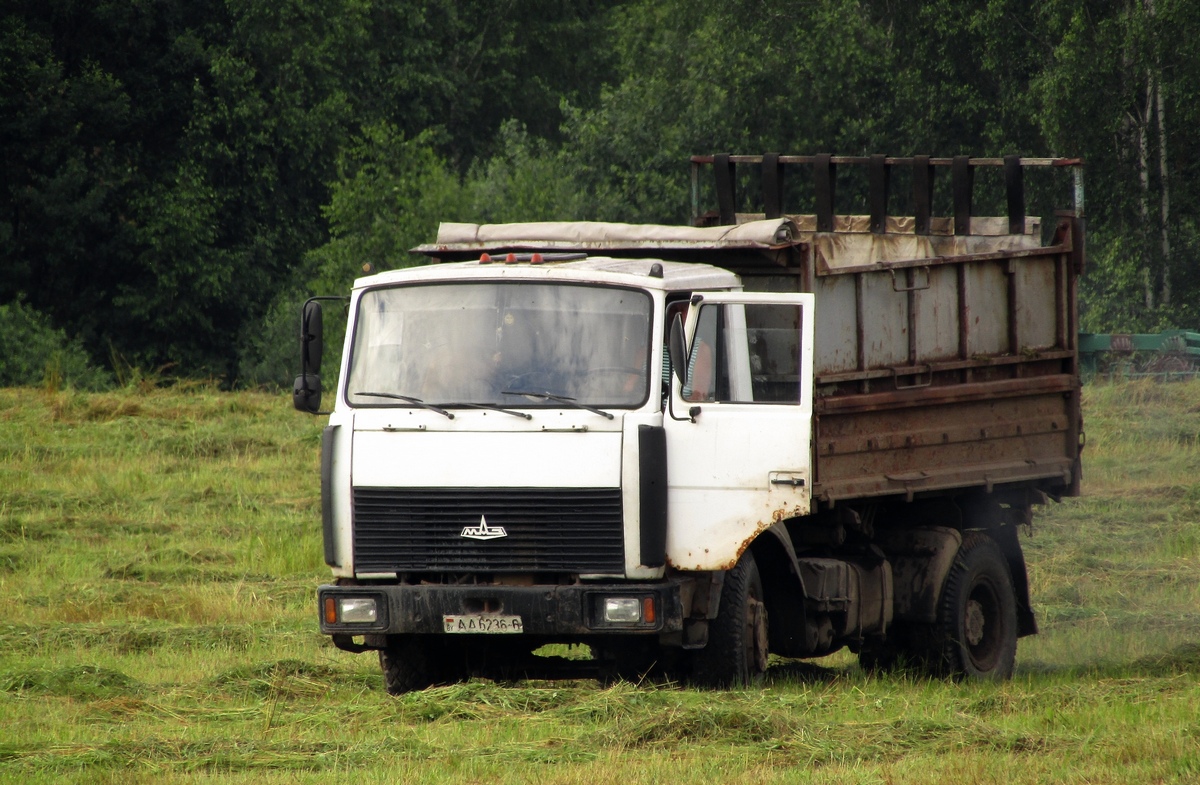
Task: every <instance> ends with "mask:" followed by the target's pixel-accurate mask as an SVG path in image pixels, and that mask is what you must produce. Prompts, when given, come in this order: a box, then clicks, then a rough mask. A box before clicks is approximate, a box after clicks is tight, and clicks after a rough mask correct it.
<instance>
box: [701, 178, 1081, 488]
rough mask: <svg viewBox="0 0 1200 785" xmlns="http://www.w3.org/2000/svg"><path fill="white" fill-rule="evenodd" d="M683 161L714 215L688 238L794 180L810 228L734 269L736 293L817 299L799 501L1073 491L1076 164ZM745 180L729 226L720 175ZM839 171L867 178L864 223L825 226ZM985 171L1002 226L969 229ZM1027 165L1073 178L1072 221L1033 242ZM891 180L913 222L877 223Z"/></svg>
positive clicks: (830, 220)
mask: <svg viewBox="0 0 1200 785" xmlns="http://www.w3.org/2000/svg"><path fill="white" fill-rule="evenodd" d="M692 163H693V186H694V191H693V193H694V194H696V193H697V190H696V188H695V187H696V185H697V184H698V182H699V177H698V173H699V172H700V170H701V169H702V168H703V167H705V166H711V167H712V169H713V171H714V173H715V175H716V176H715V179H716V192H717V201H718V204H719V206H720V210H719V211H718V213H716V214H715V215H714V214H707V215H700V214H699V212H698V209H697V210H696V219H697V220H696V222H697V223H700V224H704V223H718V224H719V223H726V222H729V221H730V220H732V221H733V222H738V221H742V220H750V219H755V218H760V217H762V218H771V217H774V216H775V215H778V214H779V213H780V212H781V211H782V193H783V188H782V182H783V172H784V171H785V169H787V168H788V167H789V166H791V167H792V168H793V169H799V168H807V169H808V170H809V171H810V172H811V176H812V184H813V191H814V194H815V203H816V207H817V213H816V214H815V215H806V216H793V217H792V219H793V222H794V224H795V225H796V227H797V232H796V235H795V241H796V246H795V252H794V253H793V254H788V255H785V254H782V253H776V254H775V255H774V256H773V257H772V256H771V255H770V254H762V255H760V257H759V259H760V261H759V262H758V263H752V264H739V265H738V269H737V270H736V271H737V272H739V273H740V274H741V275H742V276H743V280H744V282H745V285H746V288H747V289H758V290H772V291H795V290H798V291H807V292H813V293H814V294H815V295H816V298H815V299H816V325H815V328H816V329H815V339H814V340H815V343H816V346H815V347H814V349H815V366H816V367H815V377H816V395H817V398H816V407H815V409H816V423H815V429H814V432H815V441H814V445H813V448H814V461H815V475H816V476H815V483H814V487H813V494H814V498H815V499H817V500H819V501H820V502H823V503H824V504H826V505H832V504H834V503H836V502H837V501H838V500H846V499H861V498H867V497H887V496H893V497H896V496H899V497H904V498H907V499H912V498H914V497H915V496H918V495H920V494H925V493H931V492H939V491H945V490H947V489H958V488H983V489H986V490H988V491H991V490H993V489H995V488H997V487H1004V486H1023V487H1033V488H1037V489H1040V490H1043V491H1046V492H1049V493H1051V494H1054V495H1076V494H1078V488H1079V449H1080V441H1081V438H1082V437H1081V431H1082V422H1081V416H1080V396H1079V367H1078V358H1077V345H1076V343H1077V335H1078V319H1077V307H1076V279H1077V277H1078V275H1079V274H1080V273H1081V272H1082V270H1083V264H1084V237H1083V232H1084V223H1083V216H1082V211H1083V181H1082V164H1081V162H1079V161H1077V160H1068V159H1021V158H1018V157H1016V156H1009V157H1007V158H1003V159H972V158H966V157H959V158H945V159H935V158H928V157H913V158H886V157H884V156H870V157H864V158H837V157H833V156H810V157H800V156H794V157H786V156H771V155H767V156H744V157H738V156H708V157H696V158H693V159H692ZM747 166H748V167H755V168H758V169H759V174H760V177H759V180H760V183H761V188H762V189H763V199H762V201H763V204H764V206H765V212H764V213H763V214H761V215H753V216H739V215H736V214H734V213H733V212H732V209H733V205H734V204H736V203H737V201H736V200H735V198H734V196H735V195H734V193H733V192H734V190H735V186H736V184H737V175H736V172H737V168H738V167H743V168H745V167H747ZM852 166H859V167H862V168H865V169H866V170H867V174H868V177H867V180H868V182H869V188H868V194H867V196H868V200H867V201H868V202H869V208H870V212H869V214H868V215H861V216H845V215H835V214H834V211H833V205H834V203H835V200H834V195H835V192H836V179H837V171H838V168H839V167H841V169H842V170H843V171H844V170H845V169H846V168H848V167H852ZM984 167H995V168H996V169H998V170H1000V171H1001V172H1002V173H1003V180H1004V188H1005V197H1006V202H1007V208H1008V209H1007V212H1008V214H1007V215H1005V216H1001V217H980V216H975V215H973V211H972V184H973V182H974V173H975V171H976V170H977V169H980V168H984ZM1030 167H1045V168H1047V169H1050V170H1054V169H1058V170H1060V171H1061V170H1063V169H1066V170H1068V171H1069V173H1070V174H1073V176H1074V182H1073V184H1072V185H1073V196H1074V205H1073V206H1072V209H1071V210H1068V211H1060V212H1059V213H1057V215H1056V218H1055V219H1054V221H1055V224H1054V226H1052V227H1046V231H1044V232H1043V228H1042V226H1041V222H1040V220H1039V219H1036V218H1031V217H1028V216H1026V214H1025V203H1024V202H1025V199H1024V186H1023V182H1024V173H1025V171H1026V169H1028V168H1030ZM894 169H907V171H908V174H910V179H911V182H912V186H913V194H912V200H911V203H912V204H913V206H914V213H915V214H914V215H912V216H890V215H888V214H887V205H888V196H889V194H888V183H889V180H890V177H891V172H892V170H894ZM947 170H949V171H948V173H949V174H950V181H951V182H950V185H951V189H952V200H953V213H954V214H953V215H952V216H947V217H937V216H934V215H933V214H932V210H931V206H932V204H933V194H934V189H933V183H934V178H935V175H936V174H937V173H938V172H939V171H941V172H946V171H947ZM1043 171H1046V169H1043ZM698 204H699V201H698V199H697V198H696V197H695V196H694V205H695V206H696V207H698ZM1043 236H1045V237H1046V240H1047V241H1046V242H1045V243H1043V239H1042V238H1043ZM781 268H784V269H781Z"/></svg>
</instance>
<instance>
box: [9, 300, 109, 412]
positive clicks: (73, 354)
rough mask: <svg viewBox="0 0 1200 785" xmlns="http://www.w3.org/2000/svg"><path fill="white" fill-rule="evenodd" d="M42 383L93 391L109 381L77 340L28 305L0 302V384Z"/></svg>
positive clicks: (24, 385) (22, 384)
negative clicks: (56, 327)
mask: <svg viewBox="0 0 1200 785" xmlns="http://www.w3.org/2000/svg"><path fill="white" fill-rule="evenodd" d="M39 384H40V385H45V386H46V387H48V388H51V389H57V388H59V387H63V386H68V387H77V388H80V389H85V390H95V389H101V388H104V387H107V386H109V385H111V384H112V379H111V377H109V375H108V374H107V373H106V372H104V371H103V370H101V369H99V368H96V367H94V366H93V365H92V364H91V361H90V359H89V358H88V354H87V352H86V351H84V348H83V346H82V345H81V344H80V342H79V341H77V340H70V339H69V338H68V337H67V335H66V333H65V332H63V331H62V330H56V329H54V328H53V327H52V326H51V325H50V320H49V319H48V318H47V317H46V316H45V315H44V314H41V313H38V312H37V311H35V310H34V309H33V308H31V307H30V306H28V305H26V304H24V303H22V302H20V301H17V302H13V303H9V304H8V305H0V387H30V386H34V385H39Z"/></svg>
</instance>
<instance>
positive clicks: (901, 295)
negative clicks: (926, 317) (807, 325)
mask: <svg viewBox="0 0 1200 785" xmlns="http://www.w3.org/2000/svg"><path fill="white" fill-rule="evenodd" d="M859 277H860V279H861V281H862V282H861V284H860V285H861V286H862V298H863V308H862V334H863V338H862V340H863V346H864V360H865V364H866V368H887V367H890V366H893V365H906V364H908V295H907V293H905V292H903V291H896V289H897V287H904V285H905V284H904V276H903V275H901V276H899V277H897V278H893V277H892V275H891V274H890V273H889V272H880V273H861V274H860V275H859ZM819 308H820V306H818V310H819Z"/></svg>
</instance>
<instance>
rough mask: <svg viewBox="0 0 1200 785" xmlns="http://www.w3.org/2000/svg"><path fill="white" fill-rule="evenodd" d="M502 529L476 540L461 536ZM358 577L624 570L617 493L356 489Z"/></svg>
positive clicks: (608, 490)
mask: <svg viewBox="0 0 1200 785" xmlns="http://www.w3.org/2000/svg"><path fill="white" fill-rule="evenodd" d="M481 518H486V519H487V525H488V527H489V528H492V529H496V528H501V527H502V528H503V529H504V531H505V532H506V535H507V536H504V537H498V538H495V539H490V540H482V541H481V540H474V539H469V538H466V537H463V536H462V532H463V529H465V528H467V527H479V525H480V519H481ZM354 564H355V570H356V571H357V572H427V571H438V572H441V571H454V572H460V571H461V572H474V571H479V572H582V573H589V572H594V573H621V572H624V569H625V548H624V529H623V525H622V522H621V489H620V488H469V489H463V490H459V489H447V488H355V489H354Z"/></svg>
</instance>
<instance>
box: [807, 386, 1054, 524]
mask: <svg viewBox="0 0 1200 785" xmlns="http://www.w3.org/2000/svg"><path fill="white" fill-rule="evenodd" d="M1075 386H1076V382H1075V380H1074V377H1071V376H1068V375H1062V374H1060V375H1053V376H1042V377H1036V378H1030V379H1010V380H1007V381H1004V382H984V383H978V384H970V385H958V386H957V387H941V388H938V387H934V388H926V389H924V390H911V391H904V392H898V393H875V394H871V395H861V396H847V397H844V398H842V399H826V400H823V401H821V402H820V403H819V405H818V416H817V434H816V452H817V466H818V471H817V481H816V485H815V487H814V489H813V490H814V497H817V498H821V499H823V500H825V501H827V502H829V501H836V500H837V499H846V498H861V497H868V496H888V495H903V496H906V497H908V498H912V496H913V495H915V494H917V493H922V492H926V491H933V490H941V489H945V488H959V487H969V486H982V487H984V488H986V489H987V490H991V488H992V487H993V486H996V485H1002V484H1005V483H1013V482H1024V481H1030V480H1048V481H1051V484H1053V485H1056V486H1067V485H1070V483H1071V480H1072V471H1073V464H1074V458H1075V455H1076V454H1077V446H1076V445H1075V444H1074V443H1073V442H1072V439H1074V438H1076V436H1075V428H1076V426H1077V424H1078V422H1077V421H1078V412H1077V411H1074V410H1073V404H1072V400H1073V396H1074V390H1075Z"/></svg>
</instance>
